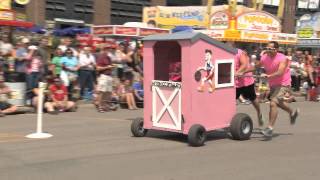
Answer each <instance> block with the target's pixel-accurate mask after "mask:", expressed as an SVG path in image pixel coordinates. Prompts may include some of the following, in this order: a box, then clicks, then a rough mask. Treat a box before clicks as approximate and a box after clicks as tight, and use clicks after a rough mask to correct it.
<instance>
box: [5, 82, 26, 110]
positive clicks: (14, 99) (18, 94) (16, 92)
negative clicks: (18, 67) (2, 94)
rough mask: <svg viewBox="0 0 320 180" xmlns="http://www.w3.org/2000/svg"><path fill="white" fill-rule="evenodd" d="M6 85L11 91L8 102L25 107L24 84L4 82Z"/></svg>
mask: <svg viewBox="0 0 320 180" xmlns="http://www.w3.org/2000/svg"><path fill="white" fill-rule="evenodd" d="M6 85H7V86H8V87H9V88H10V89H11V91H12V92H11V93H10V97H9V99H8V102H9V103H10V104H13V105H16V106H24V105H25V93H26V89H27V86H26V83H25V82H6Z"/></svg>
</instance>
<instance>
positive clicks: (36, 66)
mask: <svg viewBox="0 0 320 180" xmlns="http://www.w3.org/2000/svg"><path fill="white" fill-rule="evenodd" d="M41 63H42V62H41V59H39V58H37V57H33V58H32V59H30V62H29V65H28V66H27V73H28V74H30V73H32V72H40V67H41Z"/></svg>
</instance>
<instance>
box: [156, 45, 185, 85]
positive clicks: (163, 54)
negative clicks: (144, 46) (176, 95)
mask: <svg viewBox="0 0 320 180" xmlns="http://www.w3.org/2000/svg"><path fill="white" fill-rule="evenodd" d="M153 53H154V79H155V80H160V81H174V82H181V80H182V75H181V71H182V67H181V66H182V65H181V46H180V45H179V43H178V42H177V41H159V42H157V43H156V44H155V46H154V47H153Z"/></svg>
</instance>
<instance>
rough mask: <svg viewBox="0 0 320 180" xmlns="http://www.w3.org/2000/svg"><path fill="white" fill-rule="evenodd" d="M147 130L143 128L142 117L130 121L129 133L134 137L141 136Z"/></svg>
mask: <svg viewBox="0 0 320 180" xmlns="http://www.w3.org/2000/svg"><path fill="white" fill-rule="evenodd" d="M147 132H148V130H147V129H144V128H143V119H135V120H133V121H132V123H131V133H132V135H133V136H134V137H143V136H145V135H146V134H147Z"/></svg>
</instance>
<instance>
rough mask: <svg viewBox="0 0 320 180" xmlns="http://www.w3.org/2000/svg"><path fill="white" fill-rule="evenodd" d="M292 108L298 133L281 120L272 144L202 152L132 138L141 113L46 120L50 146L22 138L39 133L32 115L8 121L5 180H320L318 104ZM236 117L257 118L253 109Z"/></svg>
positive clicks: (1, 168) (88, 111)
mask: <svg viewBox="0 0 320 180" xmlns="http://www.w3.org/2000/svg"><path fill="white" fill-rule="evenodd" d="M292 105H293V106H299V107H300V108H301V110H302V115H301V118H300V119H299V120H298V122H297V125H296V126H294V127H292V126H290V125H289V120H288V117H287V114H284V113H283V112H281V113H280V116H279V118H280V119H279V121H278V122H277V126H276V131H275V133H276V137H274V138H273V140H272V141H265V140H264V139H263V138H262V137H261V135H259V134H254V135H253V136H252V138H251V140H249V141H242V142H239V141H234V140H231V139H230V138H228V135H227V134H226V133H225V132H222V131H221V132H220V131H219V132H214V133H212V134H210V136H209V141H208V142H207V143H206V145H205V146H204V147H200V148H193V147H189V146H188V145H187V143H186V138H185V137H183V136H181V135H179V134H174V133H159V132H151V133H149V135H148V137H145V138H133V137H131V133H130V129H129V128H130V123H131V119H132V118H135V117H139V116H141V114H142V111H126V110H121V111H117V112H114V113H106V114H98V113H96V112H95V111H94V110H93V108H92V107H91V106H89V105H84V106H82V107H81V108H80V110H79V112H77V113H65V114H60V115H58V116H52V115H51V116H50V115H45V116H44V118H45V127H44V129H45V130H46V131H49V132H50V133H52V134H53V135H54V137H53V138H50V139H47V140H30V139H25V138H24V137H23V136H24V135H26V134H29V133H31V132H33V131H32V130H33V129H35V117H36V116H35V115H34V114H25V115H15V116H8V117H5V118H1V119H0V180H7V179H9V180H20V179H21V180H29V179H30V180H64V179H66V180H70V179H73V180H82V179H84V180H96V179H101V180H109V179H110V180H111V179H112V180H117V179H120V180H126V179H133V180H135V179H137V180H144V179H150V180H151V179H152V180H158V179H165V180H176V179H184V180H185V179H197V180H199V179H205V180H209V179H218V180H219V179H223V180H229V179H230V180H233V179H237V180H258V179H259V180H261V179H262V180H263V179H268V180H270V179H272V180H286V179H288V180H301V179H306V180H316V179H319V178H320V171H319V162H320V143H319V142H320V130H319V127H320V118H319V115H320V113H319V111H320V103H309V102H308V103H306V102H298V103H295V104H292ZM263 107H264V114H265V115H267V105H263ZM238 110H239V111H241V112H247V113H249V114H250V115H251V116H252V117H255V114H254V111H253V108H252V107H251V106H246V105H241V106H238ZM255 124H256V122H255Z"/></svg>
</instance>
